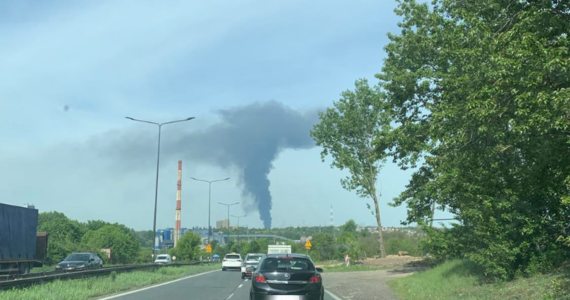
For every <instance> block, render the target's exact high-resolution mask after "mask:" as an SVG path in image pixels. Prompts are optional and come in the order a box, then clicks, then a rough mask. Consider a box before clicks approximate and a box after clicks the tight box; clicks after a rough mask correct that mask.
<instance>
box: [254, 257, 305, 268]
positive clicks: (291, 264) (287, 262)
mask: <svg viewBox="0 0 570 300" xmlns="http://www.w3.org/2000/svg"><path fill="white" fill-rule="evenodd" d="M260 269H261V271H279V270H297V271H314V270H315V266H314V265H313V263H312V262H311V261H310V260H308V259H305V258H293V257H271V258H266V259H264V260H263V263H262V264H261V268H260Z"/></svg>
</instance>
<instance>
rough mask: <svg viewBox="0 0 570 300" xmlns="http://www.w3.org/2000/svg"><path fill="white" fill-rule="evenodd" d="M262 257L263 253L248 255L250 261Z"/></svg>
mask: <svg viewBox="0 0 570 300" xmlns="http://www.w3.org/2000/svg"><path fill="white" fill-rule="evenodd" d="M260 259H261V255H250V256H248V257H247V260H248V261H252V260H256V261H259V260H260Z"/></svg>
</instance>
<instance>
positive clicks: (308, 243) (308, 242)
mask: <svg viewBox="0 0 570 300" xmlns="http://www.w3.org/2000/svg"><path fill="white" fill-rule="evenodd" d="M312 247H313V245H311V240H307V242H306V243H305V248H306V249H307V250H311V248H312Z"/></svg>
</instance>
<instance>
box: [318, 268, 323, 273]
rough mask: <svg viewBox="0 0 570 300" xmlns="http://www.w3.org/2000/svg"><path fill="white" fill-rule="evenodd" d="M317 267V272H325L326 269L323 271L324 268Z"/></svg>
mask: <svg viewBox="0 0 570 300" xmlns="http://www.w3.org/2000/svg"><path fill="white" fill-rule="evenodd" d="M316 269H317V272H319V273H324V272H325V271H323V268H316Z"/></svg>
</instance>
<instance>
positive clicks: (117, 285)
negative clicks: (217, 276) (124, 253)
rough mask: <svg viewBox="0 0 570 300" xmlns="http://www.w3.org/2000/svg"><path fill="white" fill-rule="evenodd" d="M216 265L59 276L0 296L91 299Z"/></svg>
mask: <svg viewBox="0 0 570 300" xmlns="http://www.w3.org/2000/svg"><path fill="white" fill-rule="evenodd" d="M220 268H221V265H220V264H209V265H198V266H181V267H163V268H159V269H155V270H149V271H133V272H127V273H111V274H110V275H108V276H105V277H92V278H86V279H74V280H73V281H72V284H70V282H69V281H66V280H59V281H54V282H49V283H46V284H41V285H35V286H32V287H29V288H24V289H14V290H9V291H0V298H1V299H11V300H67V299H69V300H81V299H91V298H93V297H98V296H103V295H110V294H114V293H118V292H121V291H127V290H131V289H134V288H138V287H144V286H149V285H153V284H157V283H161V282H165V281H169V280H173V279H176V278H181V277H185V276H189V275H194V274H198V273H203V272H207V271H211V270H219V269H220Z"/></svg>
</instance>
